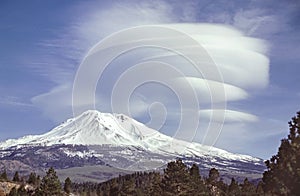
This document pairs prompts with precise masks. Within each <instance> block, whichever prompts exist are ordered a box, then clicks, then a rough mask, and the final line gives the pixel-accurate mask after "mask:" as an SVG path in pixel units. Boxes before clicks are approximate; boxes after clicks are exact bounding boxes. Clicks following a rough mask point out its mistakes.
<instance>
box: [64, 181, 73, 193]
mask: <svg viewBox="0 0 300 196" xmlns="http://www.w3.org/2000/svg"><path fill="white" fill-rule="evenodd" d="M71 186H72V181H71V179H70V178H69V177H67V178H66V180H65V184H64V191H65V192H66V193H67V194H68V195H69V194H70V193H71Z"/></svg>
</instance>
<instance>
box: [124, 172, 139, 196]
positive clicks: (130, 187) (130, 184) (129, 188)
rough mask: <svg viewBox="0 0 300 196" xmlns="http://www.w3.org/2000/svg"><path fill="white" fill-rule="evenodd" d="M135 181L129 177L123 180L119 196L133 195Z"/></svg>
mask: <svg viewBox="0 0 300 196" xmlns="http://www.w3.org/2000/svg"><path fill="white" fill-rule="evenodd" d="M135 193H136V191H135V179H134V177H132V176H130V177H128V178H125V180H124V181H123V185H122V187H121V195H122V196H130V195H135Z"/></svg>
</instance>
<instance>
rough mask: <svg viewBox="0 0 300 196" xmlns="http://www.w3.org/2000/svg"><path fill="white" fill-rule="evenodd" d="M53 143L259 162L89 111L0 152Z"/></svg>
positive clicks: (0, 145)
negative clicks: (135, 148) (24, 146)
mask: <svg viewBox="0 0 300 196" xmlns="http://www.w3.org/2000/svg"><path fill="white" fill-rule="evenodd" d="M28 144H30V145H42V146H51V145H55V144H73V145H104V144H110V145H113V146H136V147H140V148H143V149H145V150H148V151H151V152H155V153H163V154H172V155H186V156H197V157H202V156H212V157H214V156H216V157H219V158H225V159H228V160H240V161H260V159H258V158H254V157H251V156H248V155H241V154H233V153H230V152H227V151H225V150H221V149H218V148H214V147H210V146H205V145H201V144H199V143H195V142H193V143H187V142H185V141H182V140H178V139H174V138H172V137H169V136H167V135H164V134H162V133H160V132H158V131H156V130H153V129H151V128H149V127H147V126H145V125H144V124H142V123H140V122H138V121H136V120H134V119H132V118H129V117H128V116H125V115H123V114H110V113H100V112H99V111H96V110H89V111H86V112H84V113H82V114H81V115H79V116H77V117H75V118H71V119H69V120H67V121H66V122H64V123H62V124H61V125H59V126H58V127H56V128H54V129H52V130H51V131H50V132H48V133H45V134H43V135H30V136H25V137H22V138H20V139H10V140H6V141H4V142H2V143H0V149H5V148H8V147H12V146H22V145H28Z"/></svg>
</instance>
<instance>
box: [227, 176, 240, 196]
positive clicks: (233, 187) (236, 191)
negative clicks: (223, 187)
mask: <svg viewBox="0 0 300 196" xmlns="http://www.w3.org/2000/svg"><path fill="white" fill-rule="evenodd" d="M228 193H229V195H232V196H237V195H240V194H241V191H240V187H239V185H238V183H237V182H236V181H235V179H234V178H231V183H230V185H229V187H228Z"/></svg>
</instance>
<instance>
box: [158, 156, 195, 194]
mask: <svg viewBox="0 0 300 196" xmlns="http://www.w3.org/2000/svg"><path fill="white" fill-rule="evenodd" d="M188 182H189V170H188V167H187V166H186V165H185V164H184V163H183V162H182V161H181V160H176V161H173V162H170V163H168V166H167V168H166V169H165V170H164V175H163V179H162V183H161V187H162V190H163V195H166V196H168V195H187V193H188V191H189V184H188Z"/></svg>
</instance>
